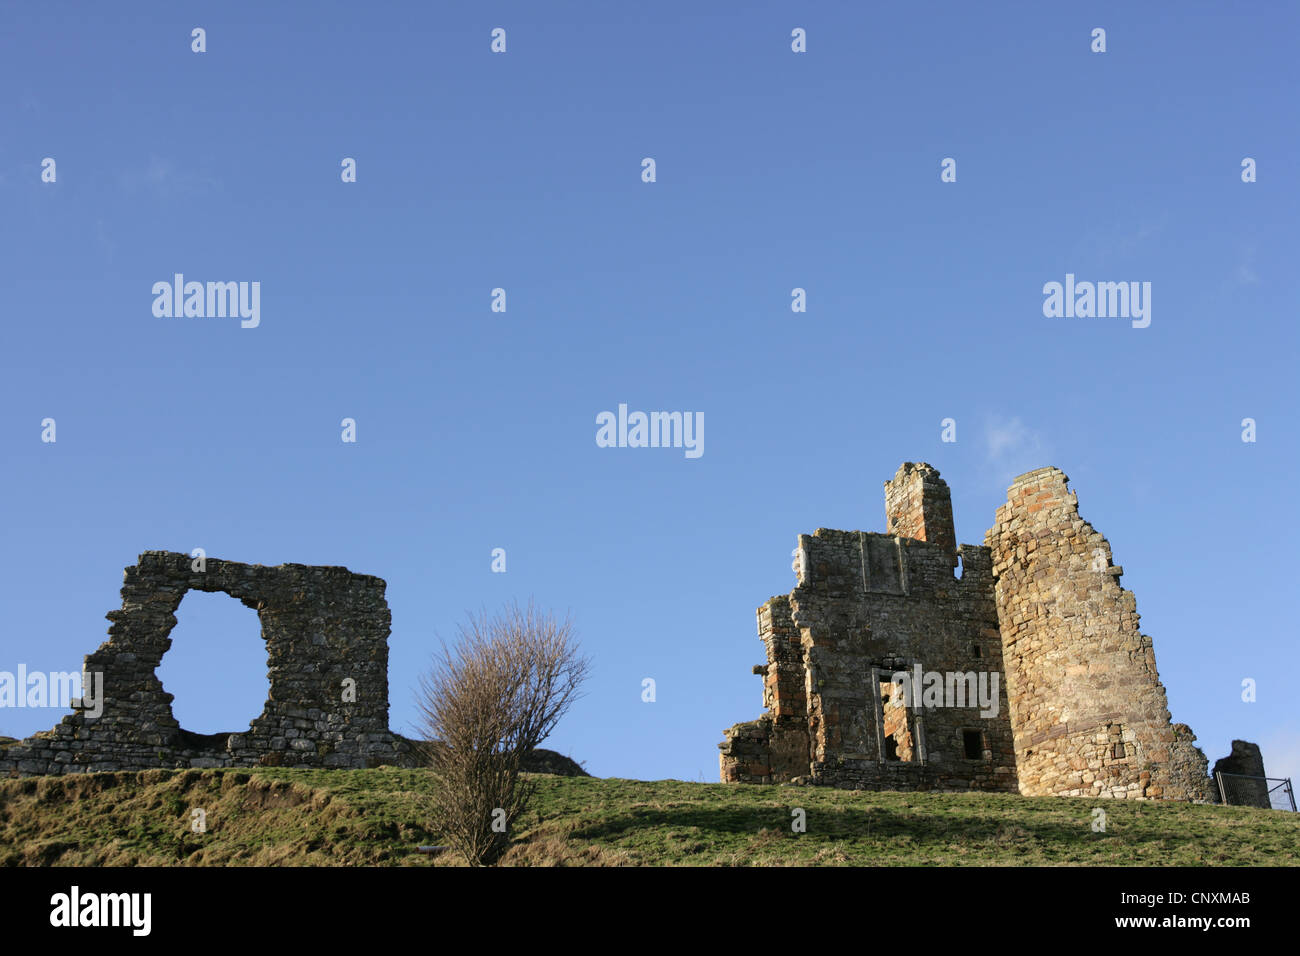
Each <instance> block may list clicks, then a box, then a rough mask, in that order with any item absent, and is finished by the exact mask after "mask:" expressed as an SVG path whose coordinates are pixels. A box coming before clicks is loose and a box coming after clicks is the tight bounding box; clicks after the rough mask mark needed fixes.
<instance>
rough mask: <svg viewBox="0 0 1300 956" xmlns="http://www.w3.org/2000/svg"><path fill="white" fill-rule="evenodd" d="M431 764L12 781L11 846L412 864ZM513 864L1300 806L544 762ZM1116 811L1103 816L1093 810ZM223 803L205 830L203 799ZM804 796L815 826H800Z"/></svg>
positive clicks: (1253, 820) (951, 841) (867, 862)
mask: <svg viewBox="0 0 1300 956" xmlns="http://www.w3.org/2000/svg"><path fill="white" fill-rule="evenodd" d="M430 779H431V778H430V775H429V772H428V771H424V770H396V769H391V768H382V769H378V770H348V771H344V770H333V771H328V770H292V769H258V770H243V771H237V770H188V771H170V770H147V771H143V772H140V773H107V774H76V775H69V776H66V777H36V778H27V779H21V780H4V781H0V864H6V865H24V864H26V865H56V864H57V865H73V866H90V865H97V866H105V865H108V866H112V865H126V866H130V865H175V864H185V865H227V864H255V865H278V866H294V865H407V866H431V865H434V866H447V865H459V863H460V861H459V860H457V859H455V858H454V857H451V856H450V855H444V856H441V857H437V858H432V857H428V856H424V855H421V854H419V853H417V852H415V848H416V846H418V845H419V844H429V843H441V842H444V841H443V840H442V839H441V837H440V835H439V833H438V832H437V828H436V826H434V825H433V821H432V820H431V819H430V817H429V812H428V809H427V798H426V795H427V793H428V789H429V786H430ZM535 779H536V781H537V783H538V788H539V789H538V793H537V797H536V799H535V801H534V804H533V806H532V807H531V808H530V809H529V810H528V812H527V814H526V815H525V817H524V818H523V819H522V820H521V821H520V822H519V824H518V826H517V828H516V833H515V835H514V844H513V846H512V847H511V849H510V851H509V853H508V854H507V856H506V858H505V860H504V861H503V862H504V863H505V864H514V865H644V864H649V865H686V866H696V865H703V866H719V865H721V866H785V865H854V866H898V865H905V866H954V865H956V866H982V865H989V864H998V865H1020V864H1023V865H1035V866H1041V865H1090V864H1101V865H1113V866H1177V865H1186V866H1251V865H1261V864H1270V865H1297V864H1300V847H1298V844H1300V840H1298V839H1297V838H1298V837H1300V815H1297V814H1292V813H1282V812H1279V811H1270V810H1254V809H1248V808H1244V807H1215V806H1192V805H1190V804H1180V803H1154V802H1153V803H1142V802H1136V801H1135V802H1128V801H1124V800H1119V801H1114V800H1105V801H1093V800H1085V799H1078V798H1068V797H1036V798H1027V797H1018V796H1009V795H987V794H939V793H933V794H932V793H874V792H850V791H844V790H831V789H823V788H817V787H785V786H767V787H759V786H728V785H723V784H701V783H686V782H682V781H677V780H660V781H643V780H618V779H597V778H589V777H588V778H584V777H551V776H538V777H536V778H535ZM1097 806H1100V807H1102V808H1103V809H1105V811H1106V815H1107V820H1106V831H1105V832H1104V833H1097V832H1093V830H1092V828H1091V823H1092V820H1093V816H1092V810H1093V808H1094V807H1097ZM194 808H202V809H204V810H205V811H206V814H207V817H206V822H207V832H206V833H193V832H191V828H190V820H191V811H192V810H193V809H194ZM794 808H802V809H803V810H804V811H805V814H806V825H807V831H806V832H805V833H794V832H793V831H792V829H791V822H792V820H793V819H794V818H793V817H792V815H791V811H792V809H794Z"/></svg>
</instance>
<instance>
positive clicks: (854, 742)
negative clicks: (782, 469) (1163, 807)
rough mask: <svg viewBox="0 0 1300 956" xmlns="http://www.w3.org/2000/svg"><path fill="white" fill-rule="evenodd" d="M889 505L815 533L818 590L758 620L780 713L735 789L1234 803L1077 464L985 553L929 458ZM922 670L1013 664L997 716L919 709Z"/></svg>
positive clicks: (1023, 508)
mask: <svg viewBox="0 0 1300 956" xmlns="http://www.w3.org/2000/svg"><path fill="white" fill-rule="evenodd" d="M885 516H886V527H887V528H888V529H889V531H890V532H891V533H890V534H873V533H864V532H860V531H830V530H827V529H821V530H819V531H817V532H816V534H813V535H801V536H800V537H799V548H798V550H797V552H796V553H797V558H796V561H795V571H796V573H797V576H798V586H797V587H795V589H794V590H793V591H791V592H790V594H789V595H788V596H786V597H776V598H772V599H771V600H770V601H768V603H767V604H765V605H763V607H762V608H760V609H759V612H758V630H759V636H760V637H761V638H762V640H763V643H764V647H765V649H766V651H767V663H766V664H763V665H760V666H759V667H756V668H755V669H754V670H755V673H759V674H762V675H763V678H764V689H763V704H764V706H765V708H766V710H767V712H766V713H765V714H764V715H763V716H762V717H760V718H759V719H758V720H754V721H749V722H747V723H743V724H737V725H735V726H734V727H731V728H730V729H728V730H727V731H726V740H725V741H724V742H723V743H722V744H721V745H720V749H721V751H722V752H721V755H720V768H721V775H722V779H723V780H724V781H728V782H752V783H758V782H764V783H768V782H783V781H794V782H805V781H806V782H812V783H828V784H834V785H837V786H853V787H861V788H866V789H897V790H913V789H962V790H973V789H987V790H1013V791H1014V790H1018V791H1019V792H1021V793H1024V794H1026V795H1057V796H1083V797H1103V798H1112V799H1113V798H1136V799H1167V800H1194V801H1209V800H1213V799H1215V795H1214V793H1213V791H1212V787H1211V780H1210V778H1209V776H1208V775H1207V773H1206V759H1205V755H1204V754H1203V753H1202V752H1201V751H1200V750H1199V749H1198V748H1197V747H1196V746H1195V740H1196V736H1195V734H1193V733H1192V731H1191V728H1190V727H1188V726H1187V725H1186V724H1174V723H1171V720H1170V714H1169V708H1168V702H1167V700H1166V696H1165V690H1164V687H1163V686H1162V685H1161V683H1160V680H1159V676H1158V674H1157V672H1156V663H1155V653H1154V650H1153V648H1152V643H1151V639H1150V638H1148V637H1147V636H1145V635H1143V634H1141V633H1140V632H1139V630H1138V614H1137V605H1136V601H1135V599H1134V597H1133V595H1132V593H1130V592H1128V591H1126V590H1124V589H1123V588H1122V587H1120V584H1119V578H1120V575H1121V574H1122V573H1123V569H1122V568H1119V567H1116V566H1115V565H1114V563H1113V561H1112V560H1111V550H1110V544H1109V543H1108V542H1107V541H1106V539H1105V538H1104V537H1102V535H1101V534H1099V533H1098V532H1097V531H1096V530H1095V529H1093V527H1092V526H1091V525H1090V524H1088V523H1087V522H1086V521H1084V520H1083V519H1082V518H1081V517H1080V516H1079V512H1078V500H1077V498H1076V496H1075V495H1074V494H1073V492H1071V491H1070V490H1069V488H1068V487H1067V479H1066V476H1065V475H1064V474H1063V473H1062V472H1061V471H1060V470H1058V469H1056V468H1041V469H1038V470H1037V471H1032V472H1029V473H1028V474H1025V475H1021V476H1020V477H1019V478H1017V479H1016V480H1015V482H1014V483H1013V484H1012V486H1011V488H1010V489H1009V490H1008V500H1007V503H1006V504H1005V505H1003V506H1002V507H1001V508H999V509H998V512H997V517H996V523H995V525H994V527H993V528H992V529H990V530H989V532H988V534H987V535H986V536H985V546H984V547H974V546H972V545H961V546H960V547H957V545H956V544H955V543H954V542H955V541H956V534H955V532H954V527H953V519H952V500H951V496H950V494H949V491H948V486H947V484H946V483H945V482H944V481H943V479H942V478H940V476H939V472H938V471H937V470H935V469H934V468H933V467H932V466H930V465H928V464H925V463H924V462H904V463H903V465H902V466H901V467H900V468H899V469H898V471H897V473H895V475H894V477H893V479H891V480H890V481H888V482H886V483H885ZM959 558H960V563H961V565H962V572H961V575H960V577H958V576H955V575H954V571H953V569H954V566H955V565H957V564H958V559H959ZM917 665H920V667H921V668H922V669H923V670H924V671H937V672H945V673H956V674H970V673H975V674H980V673H984V674H992V673H996V674H998V676H999V678H1000V680H999V685H1000V686H999V691H1000V693H999V697H998V700H999V711H998V714H997V716H996V717H993V718H988V717H985V716H982V715H981V714H980V713H979V710H978V709H977V708H975V707H957V706H955V705H954V702H953V701H952V700H951V699H949V700H946V701H945V702H944V704H943V705H942V706H931V705H930V704H929V702H927V701H925V700H924V699H922V700H921V701H920V702H919V703H914V704H913V705H912V706H909V705H908V703H907V701H905V700H903V699H902V698H901V695H900V693H899V691H900V687H899V685H897V684H895V683H893V682H892V680H891V678H892V676H893V673H894V672H895V671H896V670H911V669H914V668H915V667H916V666H917ZM1236 750H1237V748H1236V747H1235V745H1234V753H1236ZM1252 766H1253V765H1252Z"/></svg>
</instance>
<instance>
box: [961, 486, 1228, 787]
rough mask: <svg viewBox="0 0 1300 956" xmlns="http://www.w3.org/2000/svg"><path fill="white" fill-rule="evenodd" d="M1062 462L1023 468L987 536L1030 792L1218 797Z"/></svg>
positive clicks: (1023, 782) (1021, 763)
mask: <svg viewBox="0 0 1300 956" xmlns="http://www.w3.org/2000/svg"><path fill="white" fill-rule="evenodd" d="M1068 480H1069V479H1067V478H1066V476H1065V474H1064V473H1063V472H1062V471H1061V470H1060V469H1058V468H1040V469H1038V470H1037V471H1031V472H1028V473H1027V474H1024V475H1021V476H1020V477H1019V478H1017V479H1016V480H1015V482H1014V483H1013V484H1012V485H1011V487H1010V489H1008V491H1007V503H1006V504H1004V505H1003V506H1002V507H1000V508H999V509H998V511H997V517H996V523H995V524H994V526H993V527H992V528H991V529H989V532H988V534H987V535H986V536H985V544H987V545H988V546H989V547H990V549H991V550H992V553H993V574H994V576H995V577H996V578H997V603H998V619H999V621H1000V622H1001V630H1002V643H1003V660H1004V663H1005V665H1006V668H1007V696H1008V699H1009V700H1010V702H1011V723H1012V726H1013V728H1014V729H1015V735H1016V767H1017V772H1018V773H1019V776H1020V791H1021V793H1024V794H1026V795H1030V796H1033V795H1040V794H1057V795H1066V796H1104V797H1161V798H1166V799H1176V800H1186V799H1192V800H1206V799H1209V798H1210V794H1209V787H1208V785H1209V778H1208V777H1207V775H1206V766H1207V764H1206V759H1205V756H1204V754H1202V753H1201V751H1200V750H1199V749H1197V748H1196V747H1195V746H1194V745H1193V741H1194V740H1195V739H1196V737H1195V735H1194V734H1192V732H1191V730H1190V728H1188V727H1187V725H1186V724H1173V725H1171V724H1170V715H1169V704H1168V701H1167V700H1166V697H1165V689H1164V686H1163V685H1162V684H1161V683H1160V678H1159V675H1158V674H1157V673H1156V658H1155V650H1154V649H1153V647H1152V644H1151V638H1149V637H1147V636H1146V635H1145V634H1141V633H1139V631H1138V613H1137V601H1136V599H1135V598H1134V596H1133V593H1132V592H1131V591H1126V590H1124V589H1123V588H1122V587H1120V583H1119V579H1120V575H1121V574H1123V573H1124V569H1123V568H1120V567H1116V566H1115V565H1114V563H1113V562H1112V560H1111V550H1110V543H1109V542H1107V540H1106V539H1105V538H1104V537H1103V536H1102V535H1101V534H1100V533H1099V532H1098V531H1096V530H1095V529H1094V528H1093V527H1092V525H1090V524H1089V523H1088V522H1086V521H1084V520H1083V519H1082V518H1081V517H1080V516H1079V499H1078V496H1077V495H1076V494H1075V493H1074V492H1072V491H1070V490H1069V488H1068V487H1067V484H1066V482H1067V481H1068Z"/></svg>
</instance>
